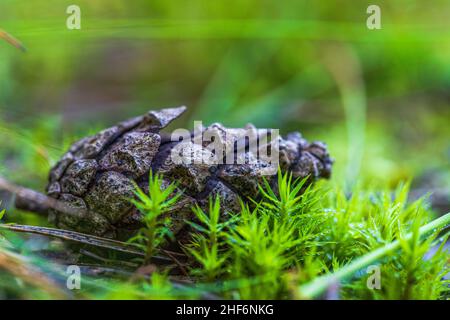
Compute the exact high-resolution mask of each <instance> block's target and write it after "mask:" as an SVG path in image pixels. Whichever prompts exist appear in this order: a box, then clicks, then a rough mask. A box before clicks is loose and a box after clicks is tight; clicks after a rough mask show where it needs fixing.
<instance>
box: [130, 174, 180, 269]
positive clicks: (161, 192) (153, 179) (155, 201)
mask: <svg viewBox="0 0 450 320" xmlns="http://www.w3.org/2000/svg"><path fill="white" fill-rule="evenodd" d="M175 191H176V185H175V184H173V183H172V184H170V185H168V186H167V187H163V181H162V177H161V176H160V175H158V174H156V175H153V173H152V172H150V175H149V183H148V195H147V194H146V193H145V192H144V191H143V190H142V189H140V188H139V187H138V186H136V189H135V194H136V197H137V199H131V202H132V203H133V204H134V205H135V206H136V208H137V209H138V210H139V211H140V212H141V213H142V214H143V222H144V225H145V226H144V227H143V228H141V229H140V230H139V232H138V234H137V235H136V236H135V237H133V238H131V239H130V242H131V243H135V244H136V245H137V246H139V247H140V248H142V249H143V250H144V251H145V262H148V261H149V260H150V259H151V258H152V257H153V256H154V255H155V253H156V251H157V249H158V247H159V246H160V245H161V244H162V243H163V242H164V240H165V239H166V238H167V237H171V236H172V234H171V232H170V224H171V220H170V218H169V217H167V216H165V217H164V214H165V213H167V212H168V211H169V210H170V208H171V206H172V205H173V204H175V203H176V201H177V200H178V198H179V197H180V195H181V194H180V193H175ZM174 193H175V194H174Z"/></svg>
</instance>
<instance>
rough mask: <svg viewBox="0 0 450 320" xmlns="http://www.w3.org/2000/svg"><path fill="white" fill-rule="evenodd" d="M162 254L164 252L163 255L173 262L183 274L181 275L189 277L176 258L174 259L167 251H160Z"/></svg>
mask: <svg viewBox="0 0 450 320" xmlns="http://www.w3.org/2000/svg"><path fill="white" fill-rule="evenodd" d="M161 251H162V252H164V253H165V254H167V255H168V256H169V258H171V259H172V261H173V262H175V264H176V265H177V266H178V268H180V271H181V272H182V273H183V275H185V276H186V277H189V273H188V272H187V270H186V268H185V267H184V266H183V264H182V263H181V262H180V261H178V259H177V258H175V256H174V255H173V254H172V253H171V252H170V251H167V250H161Z"/></svg>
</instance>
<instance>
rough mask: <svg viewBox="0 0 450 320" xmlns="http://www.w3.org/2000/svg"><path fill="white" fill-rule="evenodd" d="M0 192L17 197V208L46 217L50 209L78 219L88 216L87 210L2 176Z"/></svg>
mask: <svg viewBox="0 0 450 320" xmlns="http://www.w3.org/2000/svg"><path fill="white" fill-rule="evenodd" d="M0 190H5V191H8V192H10V193H12V194H14V195H15V196H16V207H17V208H19V209H23V210H26V211H31V212H35V213H38V214H41V215H46V214H48V211H49V210H50V209H54V210H56V211H59V212H62V213H64V214H67V215H72V216H75V217H78V218H82V217H84V216H86V215H87V214H88V211H87V210H83V209H80V208H75V207H73V206H70V205H68V204H66V203H64V202H62V201H59V200H57V199H54V198H51V197H48V196H46V195H45V194H42V193H40V192H37V191H35V190H32V189H28V188H24V187H21V186H17V185H15V184H13V183H11V182H9V181H8V180H6V179H4V178H2V177H1V176H0Z"/></svg>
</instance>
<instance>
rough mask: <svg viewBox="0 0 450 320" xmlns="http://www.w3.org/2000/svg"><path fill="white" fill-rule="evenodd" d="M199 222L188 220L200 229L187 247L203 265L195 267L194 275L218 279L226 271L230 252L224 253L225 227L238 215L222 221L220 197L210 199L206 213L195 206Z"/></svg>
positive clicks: (197, 229)
mask: <svg viewBox="0 0 450 320" xmlns="http://www.w3.org/2000/svg"><path fill="white" fill-rule="evenodd" d="M193 211H194V213H195V216H196V217H197V219H198V221H199V224H197V223H194V222H191V221H188V223H189V224H190V225H191V226H192V227H193V228H194V230H196V231H198V233H195V234H193V236H192V238H193V240H192V243H191V244H190V245H189V246H188V247H187V248H186V249H187V252H188V253H189V254H190V255H192V256H193V257H194V259H195V260H196V261H197V262H198V263H199V264H200V265H201V268H193V269H192V273H193V274H194V275H203V277H204V279H205V280H206V281H213V280H216V279H217V277H218V276H219V275H221V274H223V273H224V272H225V270H224V264H225V262H226V260H227V258H228V254H226V253H223V251H224V246H225V239H224V236H225V234H226V233H225V228H227V227H228V226H229V225H231V224H233V223H234V221H235V220H236V219H237V217H236V216H234V217H231V216H230V217H229V219H228V220H226V221H223V222H220V217H221V210H220V198H219V197H216V198H215V200H212V199H210V202H209V211H208V213H205V212H204V211H203V210H202V209H201V208H200V207H199V206H197V207H195V208H193Z"/></svg>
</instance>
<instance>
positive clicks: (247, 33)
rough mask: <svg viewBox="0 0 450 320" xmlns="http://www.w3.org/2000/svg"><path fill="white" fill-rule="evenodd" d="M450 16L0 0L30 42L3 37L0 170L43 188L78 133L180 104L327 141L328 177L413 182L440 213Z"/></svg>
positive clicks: (212, 116)
mask: <svg viewBox="0 0 450 320" xmlns="http://www.w3.org/2000/svg"><path fill="white" fill-rule="evenodd" d="M72 4H76V5H78V6H80V8H81V30H68V29H67V28H66V19H67V17H68V14H66V8H67V7H68V6H69V5H72ZM370 4H377V5H379V6H380V7H381V22H382V29H381V30H368V28H367V27H366V19H367V17H368V14H367V13H366V10H367V7H368V6H369V5H370ZM449 18H450V2H449V1H448V0H444V1H440V0H436V1H433V2H432V3H431V2H429V1H406V0H398V1H338V0H335V1H323V0H321V1H314V2H313V1H289V2H282V1H267V0H239V1H199V0H193V1H163V0H153V1H148V0H146V1H144V0H133V1H124V0H83V1H82V0H78V1H75V0H69V1H66V0H33V1H18V0H16V1H12V0H2V1H1V3H0V28H2V29H4V30H6V31H8V32H9V33H11V34H13V35H14V36H15V37H17V38H18V39H20V40H21V41H22V42H23V44H24V45H25V46H26V48H27V52H26V53H22V52H20V51H18V50H17V49H15V48H13V47H12V46H10V45H8V44H7V43H6V42H4V41H2V42H0V137H1V139H0V174H1V175H4V176H7V177H8V178H10V179H11V180H14V181H16V182H18V183H21V184H24V185H26V186H29V187H33V188H36V189H38V190H43V189H44V187H45V181H46V176H47V172H48V169H49V167H50V166H51V165H52V164H53V163H54V162H55V161H56V160H57V159H58V157H59V156H60V155H61V154H62V153H63V152H64V149H65V148H66V147H67V146H68V145H69V144H70V143H71V142H73V140H74V139H75V138H77V137H81V136H84V135H86V134H88V133H94V132H96V131H97V130H99V129H101V128H103V127H105V126H109V125H112V124H113V123H114V122H115V121H118V120H122V119H124V118H127V117H130V116H134V115H138V114H142V113H144V112H146V111H147V110H149V109H153V108H160V107H167V106H178V105H187V106H188V107H189V109H188V113H187V114H186V115H184V116H183V118H182V119H180V120H179V121H177V122H176V123H175V124H174V127H180V126H182V127H188V128H191V127H192V125H193V120H202V121H203V122H204V123H205V124H207V123H211V122H222V123H224V124H225V125H227V126H230V127H234V126H243V125H245V124H246V123H248V122H252V123H254V124H255V125H256V126H258V127H272V128H279V129H281V132H282V133H287V132H289V131H296V130H298V131H301V132H302V134H303V135H304V136H305V137H306V138H307V139H309V140H323V141H325V142H327V143H328V145H329V148H330V150H331V153H332V155H333V157H334V158H335V160H336V163H335V167H334V173H333V174H334V175H333V179H334V180H335V181H337V182H338V183H343V184H345V185H346V186H352V185H353V184H354V183H361V184H363V185H367V186H369V185H371V186H372V185H388V186H394V185H396V184H397V183H398V182H399V181H402V180H408V179H413V188H414V190H416V192H417V193H420V194H423V193H426V192H433V193H435V194H438V197H437V198H438V202H439V203H438V207H439V206H441V210H446V209H445V208H446V206H448V194H449V191H448V190H449V189H450V168H449V162H450V161H449V160H450V142H449V137H450V126H449V122H450V121H449V119H450V108H449V107H450V89H449V88H450V22H449ZM446 201H447V202H446Z"/></svg>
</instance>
